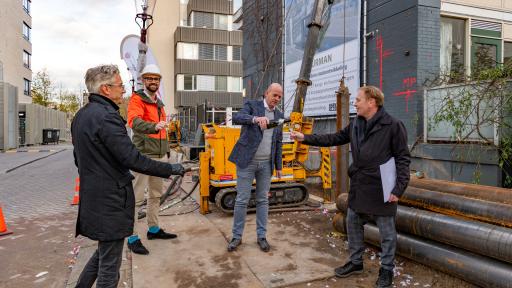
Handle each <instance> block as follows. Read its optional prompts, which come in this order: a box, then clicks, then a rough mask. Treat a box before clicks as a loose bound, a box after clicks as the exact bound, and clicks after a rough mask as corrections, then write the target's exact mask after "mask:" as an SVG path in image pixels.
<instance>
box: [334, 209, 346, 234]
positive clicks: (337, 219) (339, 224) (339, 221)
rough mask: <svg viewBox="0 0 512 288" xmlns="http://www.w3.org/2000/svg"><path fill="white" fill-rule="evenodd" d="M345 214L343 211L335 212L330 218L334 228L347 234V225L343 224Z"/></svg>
mask: <svg viewBox="0 0 512 288" xmlns="http://www.w3.org/2000/svg"><path fill="white" fill-rule="evenodd" d="M345 219H346V217H345V214H344V213H336V215H334V217H333V218H332V226H333V228H334V230H336V231H338V232H340V233H343V234H347V227H346V225H345Z"/></svg>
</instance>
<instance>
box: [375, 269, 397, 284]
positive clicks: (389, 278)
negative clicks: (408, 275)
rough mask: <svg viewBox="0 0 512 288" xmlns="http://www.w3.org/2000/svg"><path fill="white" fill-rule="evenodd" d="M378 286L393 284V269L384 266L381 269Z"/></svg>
mask: <svg viewBox="0 0 512 288" xmlns="http://www.w3.org/2000/svg"><path fill="white" fill-rule="evenodd" d="M375 285H376V287H377V288H389V287H392V285H393V271H390V270H386V269H384V268H380V269H379V278H378V279H377V282H375Z"/></svg>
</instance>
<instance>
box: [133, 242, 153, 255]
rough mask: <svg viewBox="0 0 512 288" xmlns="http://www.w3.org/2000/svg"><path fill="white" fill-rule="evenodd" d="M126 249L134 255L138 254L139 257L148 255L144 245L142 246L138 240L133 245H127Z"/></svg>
mask: <svg viewBox="0 0 512 288" xmlns="http://www.w3.org/2000/svg"><path fill="white" fill-rule="evenodd" d="M128 249H130V251H132V252H133V253H135V254H140V255H148V254H149V251H148V249H146V247H144V245H142V242H140V239H137V240H136V241H135V242H133V243H128Z"/></svg>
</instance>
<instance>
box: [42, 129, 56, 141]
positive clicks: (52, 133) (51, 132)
mask: <svg viewBox="0 0 512 288" xmlns="http://www.w3.org/2000/svg"><path fill="white" fill-rule="evenodd" d="M59 138H60V130H59V129H53V128H46V129H43V144H50V143H55V144H59Z"/></svg>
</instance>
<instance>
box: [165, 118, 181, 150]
mask: <svg viewBox="0 0 512 288" xmlns="http://www.w3.org/2000/svg"><path fill="white" fill-rule="evenodd" d="M167 134H168V138H169V146H170V148H171V149H174V148H176V147H178V146H179V145H180V141H181V123H180V120H176V119H173V120H171V121H169V123H168V124H167Z"/></svg>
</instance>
